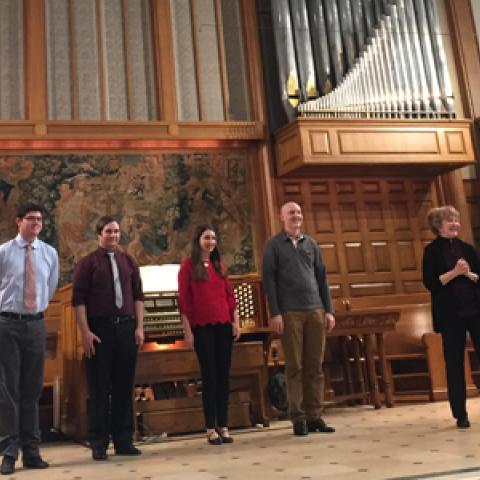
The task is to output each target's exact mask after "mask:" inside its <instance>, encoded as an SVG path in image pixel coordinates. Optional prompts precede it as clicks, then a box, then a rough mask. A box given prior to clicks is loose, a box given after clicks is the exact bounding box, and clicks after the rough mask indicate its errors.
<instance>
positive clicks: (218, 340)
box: [193, 323, 233, 428]
mask: <svg viewBox="0 0 480 480" xmlns="http://www.w3.org/2000/svg"><path fill="white" fill-rule="evenodd" d="M193 338H194V345H195V352H196V353H197V357H198V363H199V364H200V370H201V373H202V400H203V413H204V415H205V424H206V427H207V428H215V427H226V426H228V397H229V394H230V383H229V377H230V362H231V357H232V344H233V339H232V324H231V323H226V324H222V323H218V324H215V325H206V326H204V327H195V328H193Z"/></svg>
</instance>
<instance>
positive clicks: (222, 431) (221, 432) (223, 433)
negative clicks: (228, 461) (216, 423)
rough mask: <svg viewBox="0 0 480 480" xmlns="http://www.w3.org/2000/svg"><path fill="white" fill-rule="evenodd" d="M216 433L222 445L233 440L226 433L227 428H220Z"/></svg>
mask: <svg viewBox="0 0 480 480" xmlns="http://www.w3.org/2000/svg"><path fill="white" fill-rule="evenodd" d="M217 432H218V434H219V435H220V439H221V440H222V443H233V438H232V437H231V436H230V434H229V433H228V428H220V429H218V430H217Z"/></svg>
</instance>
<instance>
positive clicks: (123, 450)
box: [115, 445, 142, 456]
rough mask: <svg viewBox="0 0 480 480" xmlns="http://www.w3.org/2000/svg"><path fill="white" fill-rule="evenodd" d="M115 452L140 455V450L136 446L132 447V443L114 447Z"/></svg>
mask: <svg viewBox="0 0 480 480" xmlns="http://www.w3.org/2000/svg"><path fill="white" fill-rule="evenodd" d="M115 453H116V454H117V455H130V456H135V455H141V454H142V451H141V450H139V449H138V448H137V447H134V446H133V445H128V446H127V447H122V448H116V449H115Z"/></svg>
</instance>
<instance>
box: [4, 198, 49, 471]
mask: <svg viewBox="0 0 480 480" xmlns="http://www.w3.org/2000/svg"><path fill="white" fill-rule="evenodd" d="M42 220H43V208H42V207H40V206H38V205H34V204H27V205H24V206H22V207H20V209H19V210H18V213H17V218H16V223H17V226H18V235H17V236H16V237H15V238H14V239H12V240H9V241H8V242H6V243H4V244H2V245H0V345H1V348H0V453H1V454H2V455H3V460H2V464H1V467H0V473H1V474H2V475H9V474H12V473H13V472H14V471H15V461H16V459H17V458H18V451H19V449H20V448H21V449H22V460H23V466H24V467H25V468H47V467H48V463H47V462H45V461H44V460H43V459H42V458H41V456H40V451H39V444H40V430H39V422H38V401H39V398H40V395H41V393H42V387H43V368H44V360H45V323H44V320H43V311H44V310H45V309H46V308H47V306H48V302H49V301H50V299H51V298H52V297H53V294H54V293H55V289H56V288H57V283H58V254H57V251H56V250H55V249H54V248H53V247H51V246H50V245H48V244H46V243H45V242H42V241H41V240H39V239H38V238H37V236H38V234H39V233H40V231H41V230H42Z"/></svg>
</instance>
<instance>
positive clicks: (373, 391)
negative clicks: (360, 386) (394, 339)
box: [328, 308, 400, 408]
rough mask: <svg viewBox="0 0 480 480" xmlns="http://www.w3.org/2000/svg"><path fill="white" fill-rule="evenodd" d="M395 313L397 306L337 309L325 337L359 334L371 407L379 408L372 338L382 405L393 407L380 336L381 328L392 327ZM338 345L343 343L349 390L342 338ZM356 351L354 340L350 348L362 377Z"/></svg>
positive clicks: (350, 384) (381, 337)
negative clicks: (352, 348) (383, 402)
mask: <svg viewBox="0 0 480 480" xmlns="http://www.w3.org/2000/svg"><path fill="white" fill-rule="evenodd" d="M399 316H400V311H399V310H395V309H383V308H382V309H366V310H351V311H344V312H337V313H336V314H335V319H336V325H335V328H334V329H333V330H332V331H331V332H330V333H329V334H328V336H329V337H348V336H358V337H359V338H362V337H363V342H364V350H365V363H366V366H367V372H368V379H369V394H370V400H371V402H372V404H373V406H374V407H375V408H381V400H380V389H379V385H378V379H377V368H376V365H375V348H374V346H375V342H376V347H377V353H378V358H379V363H380V377H381V382H382V386H383V391H384V394H385V405H386V406H387V407H393V405H394V400H393V384H392V378H391V372H390V370H389V369H388V366H387V358H386V355H385V343H384V338H383V336H384V334H385V332H389V331H393V330H395V323H396V322H397V321H398V318H399ZM342 345H343V347H344V356H345V358H346V363H345V366H346V376H347V383H348V384H349V388H350V389H351V390H353V380H352V378H353V376H352V372H351V369H350V362H349V356H348V352H347V351H346V345H345V342H342ZM360 355H361V353H360V349H359V348H358V343H357V344H356V347H355V348H354V359H355V365H356V368H357V373H358V374H359V378H363V375H361V365H360ZM361 382H363V380H361ZM363 395H364V394H363V393H362V392H361V393H359V394H358V396H363Z"/></svg>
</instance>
